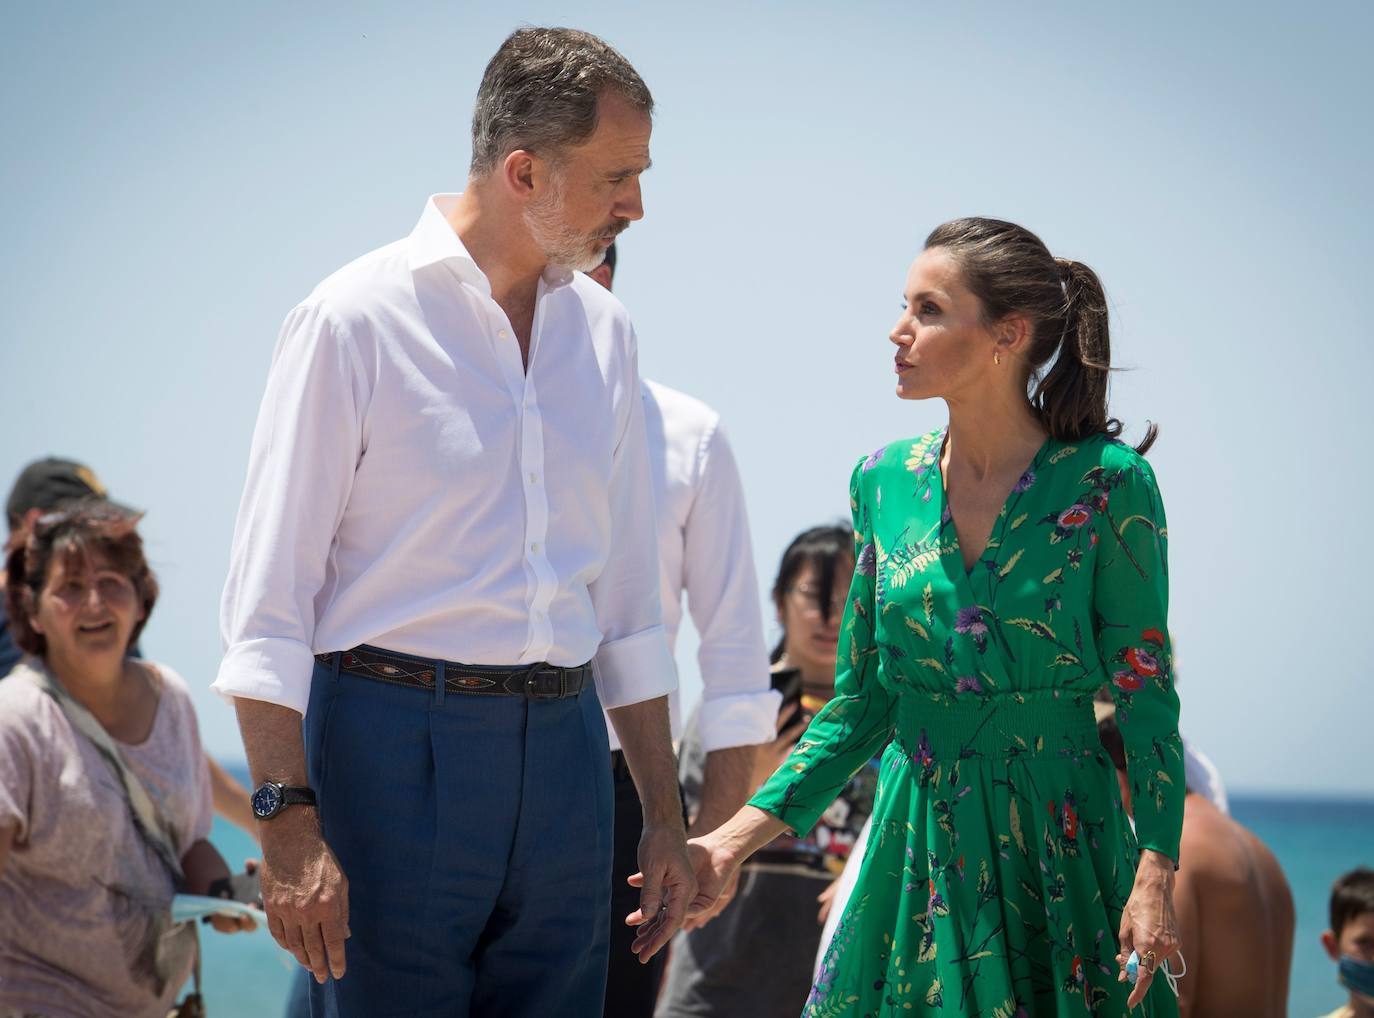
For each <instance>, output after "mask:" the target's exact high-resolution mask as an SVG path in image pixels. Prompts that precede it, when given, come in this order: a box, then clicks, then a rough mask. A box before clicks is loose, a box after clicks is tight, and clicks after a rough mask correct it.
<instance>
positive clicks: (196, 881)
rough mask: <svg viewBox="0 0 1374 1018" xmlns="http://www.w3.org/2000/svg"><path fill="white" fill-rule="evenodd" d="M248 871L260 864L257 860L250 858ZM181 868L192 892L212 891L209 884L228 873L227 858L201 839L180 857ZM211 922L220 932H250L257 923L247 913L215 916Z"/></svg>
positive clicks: (187, 887) (255, 927)
mask: <svg viewBox="0 0 1374 1018" xmlns="http://www.w3.org/2000/svg"><path fill="white" fill-rule="evenodd" d="M247 867H248V872H249V873H251V872H253V870H254V869H255V868H256V867H257V860H255V859H249V860H248V861H247ZM181 871H182V873H183V874H184V875H185V877H186V890H187V891H188V892H189V893H191V894H209V893H210V885H211V884H213V883H215V882H216V881H217V880H222V879H225V878H227V877H228V876H229V867H228V865H227V864H226V863H225V861H224V857H223V856H221V855H220V854H219V851H218V850H217V849H216V848H215V846H214V845H212V844H210V842H208V841H205V840H201V841H197V842H196V843H195V844H194V845H192V846H191V847H190V848H189V849H188V850H187V852H186V854H185V855H184V856H182V859H181ZM209 922H210V925H211V926H213V927H214V928H215V929H216V930H218V931H219V932H220V933H240V932H242V933H251V932H252V931H253V930H255V929H257V928H258V926H257V923H255V922H253V920H252V919H251V918H250V917H248V916H246V915H214V916H210V917H209Z"/></svg>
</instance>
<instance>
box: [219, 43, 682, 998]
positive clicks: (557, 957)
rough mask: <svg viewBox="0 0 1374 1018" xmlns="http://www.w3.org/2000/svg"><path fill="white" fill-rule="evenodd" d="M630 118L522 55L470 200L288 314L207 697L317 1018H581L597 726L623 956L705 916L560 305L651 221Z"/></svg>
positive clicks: (617, 415)
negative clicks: (230, 740) (631, 869)
mask: <svg viewBox="0 0 1374 1018" xmlns="http://www.w3.org/2000/svg"><path fill="white" fill-rule="evenodd" d="M652 113H653V97H652V96H651V95H650V93H649V90H648V88H647V87H646V86H645V84H644V82H643V80H642V79H641V78H640V76H639V74H638V73H637V72H636V71H635V69H634V68H633V67H632V66H631V65H630V63H629V62H628V61H627V60H626V59H625V58H624V57H623V56H621V55H620V54H619V53H617V52H616V51H615V50H614V49H612V48H611V47H610V46H609V45H607V44H606V43H605V42H603V41H602V40H600V39H598V38H596V37H595V36H593V35H589V34H587V33H585V32H579V31H576V30H573V29H565V28H527V29H521V30H519V31H516V32H514V33H512V34H511V35H510V36H509V37H508V38H507V39H506V40H505V41H504V42H503V43H502V44H501V46H500V48H499V49H498V50H497V52H496V54H495V55H494V56H493V57H492V59H491V61H490V62H489V63H488V65H487V68H486V71H485V73H484V75H483V77H482V82H481V85H480V87H479V89H478V93H477V101H476V105H475V109H474V113H473V121H472V164H471V170H470V173H469V176H468V181H467V189H466V190H465V191H463V192H462V193H461V194H447V195H436V196H434V197H432V198H430V200H429V201H427V202H426V203H425V206H424V210H423V211H422V213H421V215H420V219H419V222H418V223H417V224H416V226H415V228H414V229H413V230H412V232H411V233H410V235H409V237H407V238H406V239H404V240H401V241H398V242H396V243H393V244H390V245H388V246H386V247H383V248H381V249H379V250H377V251H374V252H372V253H371V254H367V255H364V256H363V257H361V258H359V259H357V260H355V261H353V262H351V263H350V264H349V265H347V266H346V267H344V268H343V269H341V270H340V271H338V272H336V273H335V274H334V275H332V276H330V277H329V278H328V279H326V280H325V281H324V282H322V283H321V284H320V285H319V286H318V287H316V288H315V290H314V291H313V292H312V293H311V294H310V295H309V296H308V297H307V298H306V299H305V300H303V301H302V302H301V303H300V304H299V305H297V306H296V307H295V308H294V309H293V310H292V311H291V312H290V313H289V314H288V315H287V318H286V322H285V325H284V327H283V329H282V332H281V336H280V338H279V340H278V343H277V348H276V352H275V355H274V358H273V363H272V367H271V370H270V372H269V375H268V381H267V390H266V394H265V396H264V398H263V402H262V407H261V411H260V413H259V417H258V423H257V427H256V430H255V432H254V436H253V445H252V450H251V453H250V457H249V467H248V478H247V482H246V484H245V487H244V494H243V500H242V502H241V504H240V508H239V515H238V521H237V525H236V527H235V535H234V544H233V549H232V552H231V557H230V568H229V577H228V581H227V583H226V586H225V592H224V598H223V604H222V612H221V631H222V635H223V639H224V644H225V656H224V660H223V662H222V664H221V666H220V671H219V676H218V678H217V679H216V681H215V688H216V689H217V690H218V691H219V692H220V693H221V694H223V695H224V696H226V697H228V698H230V699H232V700H233V702H234V704H235V707H236V709H237V712H238V716H239V725H240V729H241V731H242V733H243V738H244V743H245V746H246V749H247V752H248V760H249V765H250V768H251V770H252V773H253V778H254V781H256V782H258V783H259V784H258V788H257V791H256V792H255V793H254V809H255V811H256V812H257V815H258V817H259V820H260V822H259V830H260V833H261V841H262V846H263V874H262V886H263V897H264V903H265V905H266V908H267V914H268V918H269V926H270V929H271V931H272V933H273V935H274V937H275V938H276V939H277V941H278V943H280V944H281V945H282V946H284V947H286V948H287V949H289V950H290V951H291V952H292V953H293V954H294V955H295V957H296V959H297V960H298V961H299V962H300V963H301V964H302V965H304V966H306V967H308V968H309V969H310V970H311V972H312V973H313V975H314V978H315V980H316V982H315V983H314V984H313V985H312V986H311V987H310V991H311V995H312V999H311V1006H312V1009H313V1010H315V1011H319V1012H321V1013H323V1012H325V1011H327V1012H328V1013H330V1014H335V1013H341V1014H381V1013H388V1014H421V1013H425V1014H428V1013H440V1012H442V1013H444V1014H451V1015H466V1014H469V1013H477V1014H491V1013H497V1012H499V1013H501V1014H504V1015H509V1016H512V1018H515V1016H519V1015H541V1016H542V1015H548V1014H558V1015H563V1016H568V1018H579V1016H583V1018H592V1016H598V1018H599V1016H600V1014H601V1009H602V999H603V995H604V991H605V979H606V952H607V931H608V928H609V925H610V917H609V905H610V867H611V837H610V832H611V808H612V794H613V793H612V782H611V772H610V767H609V766H607V760H608V757H609V754H610V749H609V746H608V743H607V738H606V724H605V719H604V716H603V714H602V707H603V705H604V707H606V708H607V709H609V711H610V717H611V720H612V723H613V724H614V726H615V728H616V732H617V735H618V736H619V739H620V745H621V748H622V751H623V752H624V754H625V757H626V760H627V761H628V764H629V767H630V770H631V773H632V774H633V777H634V780H635V782H636V784H637V786H638V790H639V793H640V798H641V801H642V803H643V815H644V831H643V835H642V837H641V840H640V844H639V852H638V858H639V863H640V865H641V867H642V868H643V871H644V873H645V881H644V884H643V887H642V888H641V889H640V896H639V908H638V909H637V910H636V912H635V913H633V914H632V915H631V916H630V917H628V919H629V921H630V922H631V923H632V924H634V925H637V926H639V927H640V929H639V937H638V944H637V947H638V949H639V951H640V953H641V956H642V957H644V958H646V959H647V958H648V957H650V956H651V950H652V948H654V947H656V946H657V945H658V944H661V943H663V942H666V940H667V939H668V938H669V937H670V936H671V935H672V933H673V932H674V931H675V929H676V928H677V927H678V926H679V925H680V924H681V922H682V920H683V918H684V917H685V914H686V908H687V905H688V903H689V902H690V900H691V898H692V896H693V895H694V893H695V887H696V882H695V878H694V876H693V873H692V870H691V867H690V865H689V863H688V861H687V857H686V846H685V841H684V824H683V817H682V803H681V797H680V795H679V792H678V786H677V775H676V767H675V760H674V756H673V748H672V741H671V736H670V732H669V721H668V707H667V694H668V693H669V692H670V691H671V690H672V689H673V688H674V687H675V686H676V673H675V669H674V667H673V662H672V657H671V655H670V653H669V649H668V642H667V638H666V634H665V632H664V628H663V625H662V621H661V612H660V609H659V595H658V591H659V581H658V556H657V548H656V546H655V533H654V512H653V503H652V498H653V496H652V489H651V480H650V472H649V461H648V456H647V452H646V439H645V428H644V408H643V404H642V401H641V400H640V398H639V397H640V383H639V373H638V369H637V365H636V357H637V355H636V344H635V338H634V330H633V328H632V326H631V324H630V320H629V316H628V315H627V314H626V312H625V309H624V307H623V306H621V304H620V303H619V302H618V301H617V300H616V299H615V298H614V297H613V296H612V295H611V294H609V293H607V292H606V291H605V290H604V289H603V288H602V287H600V286H597V285H596V284H595V283H593V282H592V281H591V280H590V279H588V278H587V277H586V276H585V275H584V274H582V273H583V271H585V270H587V269H591V268H594V267H595V266H596V265H597V264H599V263H600V262H601V260H602V258H603V257H604V255H605V251H606V249H607V247H609V246H610V243H611V241H612V240H613V239H614V238H615V236H616V235H617V234H618V233H620V232H621V231H623V230H624V229H625V228H626V227H628V226H629V225H630V223H631V222H633V221H635V220H637V219H639V218H641V217H642V215H643V205H642V200H641V195H640V176H641V174H642V173H643V172H644V171H645V170H647V169H648V167H649V139H650V134H651V132H652V127H653V121H652ZM302 718H304V732H302ZM350 938H351V939H350ZM345 941H347V951H346V952H345Z"/></svg>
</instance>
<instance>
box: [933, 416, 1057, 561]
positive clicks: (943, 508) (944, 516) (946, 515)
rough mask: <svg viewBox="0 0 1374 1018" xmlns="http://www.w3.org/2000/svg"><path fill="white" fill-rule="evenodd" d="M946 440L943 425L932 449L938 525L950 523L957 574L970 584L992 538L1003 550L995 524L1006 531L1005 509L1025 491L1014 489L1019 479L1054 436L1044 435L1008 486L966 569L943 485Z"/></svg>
mask: <svg viewBox="0 0 1374 1018" xmlns="http://www.w3.org/2000/svg"><path fill="white" fill-rule="evenodd" d="M948 441H949V425H945V427H943V428H941V429H940V440H939V442H937V443H936V446H935V463H934V466H935V477H936V480H937V483H938V487H939V494H940V522H941V523H942V524H944V523H948V524H949V527H950V530H951V531H952V532H953V535H954V549H955V551H957V552H958V553H959V563H958V565H959V571H960V573H961V574H962V575H963V577H964V580H965V582H966V583H972V582H973V571H974V570H975V569H976V568H978V566H979V565H980V564H981V563H982V562H983V560H984V559H985V558H986V556H987V553H988V549H989V548H990V547H992V542H993V539H994V538H998V539H999V540H998V544H997V550H998V551H1000V550H1001V547H1002V544H1001V541H1000V537H1001V535H1000V534H999V533H998V524H999V523H1001V524H1002V529H1003V530H1005V525H1006V517H1007V507H1008V506H1009V505H1011V500H1012V499H1013V498H1015V497H1016V496H1017V495H1020V494H1021V493H1022V492H1023V491H1025V489H1024V488H1021V490H1020V491H1018V490H1017V489H1018V488H1019V487H1020V485H1021V482H1022V480H1024V479H1025V476H1026V474H1028V473H1030V472H1031V471H1032V470H1034V469H1035V465H1036V464H1037V463H1039V462H1040V460H1041V458H1042V457H1043V456H1044V455H1045V453H1046V451H1047V450H1048V449H1049V448H1050V446H1051V445H1053V444H1054V436H1053V435H1046V436H1045V440H1044V441H1043V442H1041V443H1040V447H1039V448H1038V449H1036V450H1035V453H1034V455H1032V456H1031V458H1030V460H1029V462H1027V463H1026V465H1025V466H1024V467H1023V468H1022V470H1021V473H1020V474H1018V475H1017V477H1016V480H1015V481H1013V482H1012V486H1011V488H1010V490H1008V491H1007V495H1006V497H1005V498H1004V499H1002V505H1001V507H1000V508H999V509H998V510H997V515H996V516H994V517H993V520H992V527H991V528H990V529H989V530H988V536H987V539H986V540H985V541H984V542H983V547H982V548H980V549H979V550H978V555H977V557H976V558H974V560H973V565H971V566H966V565H964V543H963V541H962V540H960V538H959V525H958V524H957V523H956V522H955V520H954V510H953V508H951V506H950V502H949V489H948V488H947V487H946V485H945V467H944V458H945V444H946V443H947V442H948ZM996 558H997V556H996V554H995V553H994V555H993V561H994V562H995V561H996Z"/></svg>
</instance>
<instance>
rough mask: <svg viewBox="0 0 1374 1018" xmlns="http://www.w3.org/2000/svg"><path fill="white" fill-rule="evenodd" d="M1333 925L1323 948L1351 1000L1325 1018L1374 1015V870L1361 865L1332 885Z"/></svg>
mask: <svg viewBox="0 0 1374 1018" xmlns="http://www.w3.org/2000/svg"><path fill="white" fill-rule="evenodd" d="M1330 910H1331V927H1330V929H1328V930H1326V931H1325V932H1324V933H1323V934H1322V947H1324V948H1326V953H1327V954H1328V955H1329V956H1330V958H1331V960H1332V961H1334V962H1335V963H1336V964H1337V966H1338V969H1337V971H1338V975H1339V978H1340V982H1341V985H1342V986H1344V987H1345V988H1346V989H1347V990H1349V991H1350V999H1349V1000H1347V1001H1346V1002H1345V1004H1344V1005H1342V1006H1341V1007H1338V1008H1337V1009H1336V1010H1334V1011H1332V1012H1331V1013H1330V1014H1329V1015H1327V1016H1326V1018H1374V870H1372V869H1370V868H1369V867H1367V866H1358V867H1356V868H1355V869H1353V870H1351V871H1350V872H1349V873H1346V874H1344V875H1343V876H1341V877H1340V878H1338V879H1337V880H1336V883H1335V884H1333V885H1332V887H1331V905H1330Z"/></svg>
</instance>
